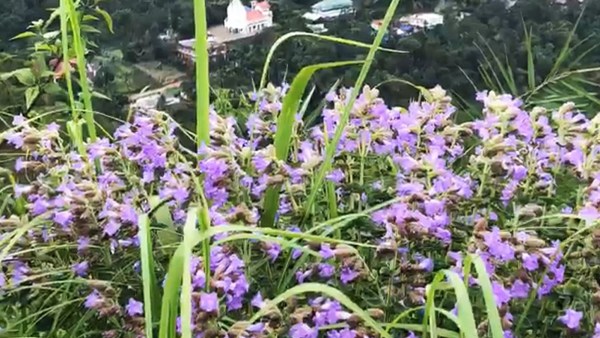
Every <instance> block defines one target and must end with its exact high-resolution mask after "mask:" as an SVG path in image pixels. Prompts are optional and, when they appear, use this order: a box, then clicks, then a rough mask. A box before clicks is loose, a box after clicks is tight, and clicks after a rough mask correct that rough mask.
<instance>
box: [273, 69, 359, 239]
mask: <svg viewBox="0 0 600 338" xmlns="http://www.w3.org/2000/svg"><path fill="white" fill-rule="evenodd" d="M360 63H362V61H340V62H329V63H321V64H316V65H312V66H308V67H304V68H302V69H301V70H300V72H299V73H298V75H296V77H295V78H294V81H292V84H291V86H290V89H289V91H288V93H287V94H286V95H285V97H284V98H283V104H282V107H281V113H280V114H279V116H278V117H277V131H276V132H275V140H274V142H273V143H274V146H275V155H276V156H277V159H279V160H282V161H287V157H288V153H289V150H290V144H291V140H292V133H293V131H294V126H295V125H296V113H298V109H299V107H300V102H301V101H302V96H303V95H304V91H305V90H306V86H307V85H308V82H309V81H310V78H311V77H312V75H313V74H314V73H315V72H316V71H318V70H321V69H328V68H335V67H342V66H348V65H356V64H360ZM279 189H280V187H279V186H278V185H276V186H274V187H270V188H269V189H268V190H267V192H266V194H265V198H264V202H263V210H264V212H263V214H262V217H261V225H262V226H263V227H272V226H273V225H274V223H275V215H276V213H277V210H278V209H279Z"/></svg>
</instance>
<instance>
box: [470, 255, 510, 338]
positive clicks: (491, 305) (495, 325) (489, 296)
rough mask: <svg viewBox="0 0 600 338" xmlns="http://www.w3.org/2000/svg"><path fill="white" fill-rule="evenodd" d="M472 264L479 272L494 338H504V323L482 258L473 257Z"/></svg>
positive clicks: (478, 277) (478, 275)
mask: <svg viewBox="0 0 600 338" xmlns="http://www.w3.org/2000/svg"><path fill="white" fill-rule="evenodd" d="M472 263H473V265H474V266H475V271H477V281H478V282H479V286H481V291H482V292H483V299H484V300H485V309H486V311H487V314H488V323H489V327H490V330H491V332H492V338H503V337H504V330H502V321H501V320H500V314H499V313H498V307H497V306H496V299H495V298H494V292H493V290H492V283H491V282H490V276H489V275H488V273H487V270H486V269H485V265H484V263H483V260H482V259H481V257H479V256H472Z"/></svg>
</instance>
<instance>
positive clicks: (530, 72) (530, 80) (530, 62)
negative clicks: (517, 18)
mask: <svg viewBox="0 0 600 338" xmlns="http://www.w3.org/2000/svg"><path fill="white" fill-rule="evenodd" d="M521 20H523V18H521ZM531 33H532V32H531V27H530V28H529V30H527V27H526V26H525V21H523V34H524V37H525V39H524V41H523V43H524V44H525V50H526V51H527V84H528V85H529V90H533V89H534V88H535V61H534V56H533V46H532V44H531Z"/></svg>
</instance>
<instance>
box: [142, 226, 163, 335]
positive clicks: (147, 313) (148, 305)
mask: <svg viewBox="0 0 600 338" xmlns="http://www.w3.org/2000/svg"><path fill="white" fill-rule="evenodd" d="M138 227H139V240H140V261H141V264H142V282H143V283H142V284H143V289H144V319H145V321H146V322H145V325H144V329H145V331H146V337H148V338H152V328H153V325H152V323H153V320H154V317H156V316H157V315H158V304H160V298H159V297H160V295H159V293H158V285H157V281H156V273H155V271H154V258H153V256H152V238H151V233H150V218H149V217H148V215H147V214H141V215H139V217H138Z"/></svg>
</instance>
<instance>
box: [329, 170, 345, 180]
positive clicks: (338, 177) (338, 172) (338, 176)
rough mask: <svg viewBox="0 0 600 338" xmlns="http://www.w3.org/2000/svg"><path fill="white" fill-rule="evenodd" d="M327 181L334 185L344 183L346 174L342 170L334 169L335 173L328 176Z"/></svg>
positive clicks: (332, 172)
mask: <svg viewBox="0 0 600 338" xmlns="http://www.w3.org/2000/svg"><path fill="white" fill-rule="evenodd" d="M326 177H327V179H328V180H330V181H331V182H333V183H338V184H339V183H340V182H342V180H344V177H345V175H344V172H343V171H342V170H341V169H339V168H338V169H334V170H333V171H331V172H330V173H329V174H327V176H326Z"/></svg>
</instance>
